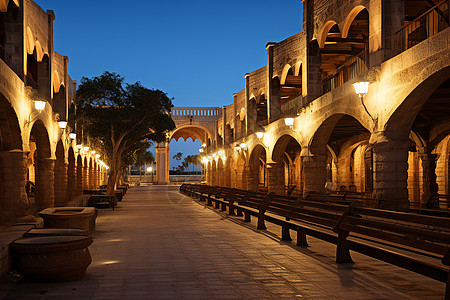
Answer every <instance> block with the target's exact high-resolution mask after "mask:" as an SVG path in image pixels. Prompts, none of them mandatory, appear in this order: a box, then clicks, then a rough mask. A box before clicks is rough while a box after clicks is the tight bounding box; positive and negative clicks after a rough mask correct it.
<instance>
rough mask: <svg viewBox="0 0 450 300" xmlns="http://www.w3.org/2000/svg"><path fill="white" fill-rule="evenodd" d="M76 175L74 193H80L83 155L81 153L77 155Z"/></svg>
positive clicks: (81, 191) (81, 189) (81, 190)
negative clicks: (75, 191)
mask: <svg viewBox="0 0 450 300" xmlns="http://www.w3.org/2000/svg"><path fill="white" fill-rule="evenodd" d="M76 174H77V176H76V189H77V193H76V195H80V194H82V193H83V181H84V180H83V176H84V172H83V157H82V156H81V154H78V155H77V173H76Z"/></svg>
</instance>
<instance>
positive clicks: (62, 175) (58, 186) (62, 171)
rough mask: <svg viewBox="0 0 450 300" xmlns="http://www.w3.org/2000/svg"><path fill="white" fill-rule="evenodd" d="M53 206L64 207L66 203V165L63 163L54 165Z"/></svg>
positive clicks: (59, 162) (57, 162)
mask: <svg viewBox="0 0 450 300" xmlns="http://www.w3.org/2000/svg"><path fill="white" fill-rule="evenodd" d="M54 176H55V206H65V205H66V203H67V200H68V198H67V186H68V176H67V164H66V163H65V162H64V161H56V163H55V175H54Z"/></svg>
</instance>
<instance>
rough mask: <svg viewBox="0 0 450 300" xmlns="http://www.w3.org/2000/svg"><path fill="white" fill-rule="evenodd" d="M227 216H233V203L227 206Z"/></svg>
mask: <svg viewBox="0 0 450 300" xmlns="http://www.w3.org/2000/svg"><path fill="white" fill-rule="evenodd" d="M228 214H229V215H230V216H234V215H235V213H234V205H233V203H229V204H228Z"/></svg>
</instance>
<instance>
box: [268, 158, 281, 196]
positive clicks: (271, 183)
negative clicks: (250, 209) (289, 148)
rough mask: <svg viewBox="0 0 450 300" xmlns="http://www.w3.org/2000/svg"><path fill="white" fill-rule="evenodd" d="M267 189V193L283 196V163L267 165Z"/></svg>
mask: <svg viewBox="0 0 450 300" xmlns="http://www.w3.org/2000/svg"><path fill="white" fill-rule="evenodd" d="M267 187H268V190H269V192H274V193H275V194H278V195H284V163H283V162H281V163H279V162H277V163H268V164H267Z"/></svg>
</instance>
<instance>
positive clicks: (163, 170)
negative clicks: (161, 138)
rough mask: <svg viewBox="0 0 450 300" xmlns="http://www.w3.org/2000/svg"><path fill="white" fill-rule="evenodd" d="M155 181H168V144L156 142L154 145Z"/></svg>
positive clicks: (163, 182) (162, 182)
mask: <svg viewBox="0 0 450 300" xmlns="http://www.w3.org/2000/svg"><path fill="white" fill-rule="evenodd" d="M155 150H156V183H157V184H168V183H169V150H170V148H169V144H168V143H166V142H162V143H158V145H157V146H156V149H155Z"/></svg>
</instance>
